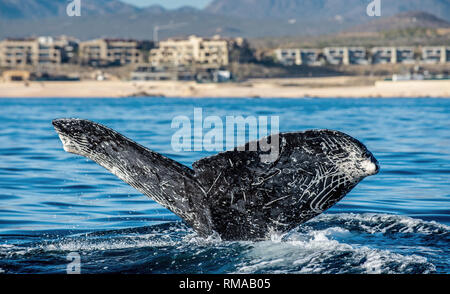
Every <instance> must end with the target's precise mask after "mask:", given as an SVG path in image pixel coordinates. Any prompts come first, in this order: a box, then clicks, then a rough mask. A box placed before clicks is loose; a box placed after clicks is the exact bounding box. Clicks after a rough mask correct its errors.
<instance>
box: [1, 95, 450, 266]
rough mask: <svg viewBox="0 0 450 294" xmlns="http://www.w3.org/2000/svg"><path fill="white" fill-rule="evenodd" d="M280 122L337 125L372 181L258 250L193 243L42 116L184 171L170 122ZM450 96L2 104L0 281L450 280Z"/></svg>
mask: <svg viewBox="0 0 450 294" xmlns="http://www.w3.org/2000/svg"><path fill="white" fill-rule="evenodd" d="M194 107H201V108H202V109H203V115H204V116H207V115H217V116H220V117H222V118H225V116H227V115H235V116H237V115H243V116H249V115H253V116H261V115H266V116H279V118H280V131H283V132H285V131H299V130H306V129H322V128H328V129H335V130H339V131H343V132H345V133H347V134H349V135H351V136H353V137H355V138H357V139H359V140H360V141H362V142H363V143H364V144H365V145H366V146H367V147H368V149H369V150H371V151H372V153H373V154H374V155H375V157H376V158H377V159H378V161H379V162H380V165H381V172H380V173H379V174H378V175H376V176H373V177H369V178H366V179H365V180H364V181H362V182H361V183H360V184H359V185H358V186H357V187H356V188H355V189H354V190H353V191H352V192H351V193H349V194H348V195H347V196H346V197H345V198H344V199H343V200H342V201H341V202H339V203H338V204H337V205H335V206H334V207H332V208H331V209H330V210H328V211H327V212H326V213H324V214H322V215H320V216H318V217H316V218H314V219H313V220H311V221H309V222H307V223H305V224H303V225H301V226H299V227H298V228H296V229H294V230H293V231H291V232H290V233H288V234H286V235H281V236H280V235H274V236H272V238H271V240H268V241H263V242H223V241H220V240H217V239H208V240H205V239H202V238H199V237H198V236H197V235H196V234H195V233H194V232H193V231H192V230H191V229H190V228H189V227H187V226H186V225H184V224H183V223H182V222H180V219H179V218H178V217H176V216H175V215H174V214H172V213H171V212H170V211H168V210H166V209H164V208H162V207H161V206H160V205H158V204H157V203H155V202H154V201H152V200H151V199H148V198H147V197H146V196H144V195H142V194H140V193H139V192H137V191H136V190H134V189H133V188H131V187H130V186H128V185H127V184H125V183H123V182H121V181H120V180H119V179H117V178H116V177H115V176H113V175H112V174H110V173H109V172H108V171H106V170H105V169H103V168H102V167H100V166H98V165H96V164H95V163H93V162H91V161H89V160H87V159H85V158H82V157H79V156H76V155H73V154H69V153H66V152H64V151H63V149H62V144H61V142H60V141H59V139H58V137H57V135H56V133H55V131H54V130H53V127H52V125H51V120H52V119H54V118H61V117H78V118H85V119H91V120H94V121H97V122H100V123H102V124H105V125H107V126H109V127H111V128H113V129H116V130H118V131H119V132H121V133H123V134H124V135H126V136H128V137H130V138H132V139H133V140H135V141H137V142H139V143H141V144H143V145H144V146H147V147H149V148H151V149H153V150H155V151H157V152H160V153H162V154H164V155H166V156H168V157H170V158H172V159H175V160H177V161H180V162H182V163H183V164H186V165H188V166H190V165H191V164H192V163H193V162H194V161H196V160H198V159H200V158H202V157H204V156H207V155H211V154H213V152H205V151H203V152H181V153H180V152H175V151H173V149H172V147H171V138H172V135H173V134H174V132H175V131H176V130H175V129H172V128H171V122H172V119H173V118H174V117H176V116H178V115H187V116H189V117H191V118H192V117H193V109H194ZM449 129H450V100H449V99H438V98H437V99H433V98H428V99H373V98H371V99H267V100H266V99H246V98H242V99H172V98H170V99H168V98H123V99H25V98H24V99H0V272H6V273H65V272H66V268H67V265H68V263H69V261H68V260H67V255H68V254H69V253H71V252H76V253H78V254H79V255H80V257H81V272H82V273H119V272H121V273H450V249H449V248H450V246H449V245H450V148H449V146H450V131H449Z"/></svg>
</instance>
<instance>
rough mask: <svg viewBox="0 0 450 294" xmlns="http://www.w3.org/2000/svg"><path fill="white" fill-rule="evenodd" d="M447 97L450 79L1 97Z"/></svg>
mask: <svg viewBox="0 0 450 294" xmlns="http://www.w3.org/2000/svg"><path fill="white" fill-rule="evenodd" d="M135 96H144V97H198V98H204V97H255V98H258V97H259V98H273V97H280V98H302V97H336V98H339V97H349V98H352V97H355V98H357V97H386V98H388V97H444V98H450V80H440V81H438V80H431V81H397V82H391V81H368V80H367V79H366V80H363V81H361V78H358V77H330V78H290V79H252V80H248V81H246V82H242V83H223V84H212V83H211V84H198V83H196V82H183V81H148V82H133V81H77V82H26V83H25V82H6V83H5V82H4V83H0V97H4V98H18V97H55V98H57V97H67V98H70V97H81V98H90V97H112V98H120V97H135Z"/></svg>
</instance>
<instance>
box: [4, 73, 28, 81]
mask: <svg viewBox="0 0 450 294" xmlns="http://www.w3.org/2000/svg"><path fill="white" fill-rule="evenodd" d="M30 76H31V74H30V72H29V71H26V70H5V71H4V72H3V73H2V81H4V82H17V81H28V80H30Z"/></svg>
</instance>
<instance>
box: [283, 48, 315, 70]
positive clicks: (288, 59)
mask: <svg viewBox="0 0 450 294" xmlns="http://www.w3.org/2000/svg"><path fill="white" fill-rule="evenodd" d="M319 54H320V50H319V49H277V50H275V58H276V59H277V60H278V62H280V63H281V64H283V65H288V66H292V65H310V66H317V65H320V61H319Z"/></svg>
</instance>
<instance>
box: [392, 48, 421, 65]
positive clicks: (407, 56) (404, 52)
mask: <svg viewBox="0 0 450 294" xmlns="http://www.w3.org/2000/svg"><path fill="white" fill-rule="evenodd" d="M414 55H415V48H414V47H397V48H396V60H395V61H396V63H403V64H413V63H415V62H416V58H415V57H414Z"/></svg>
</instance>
